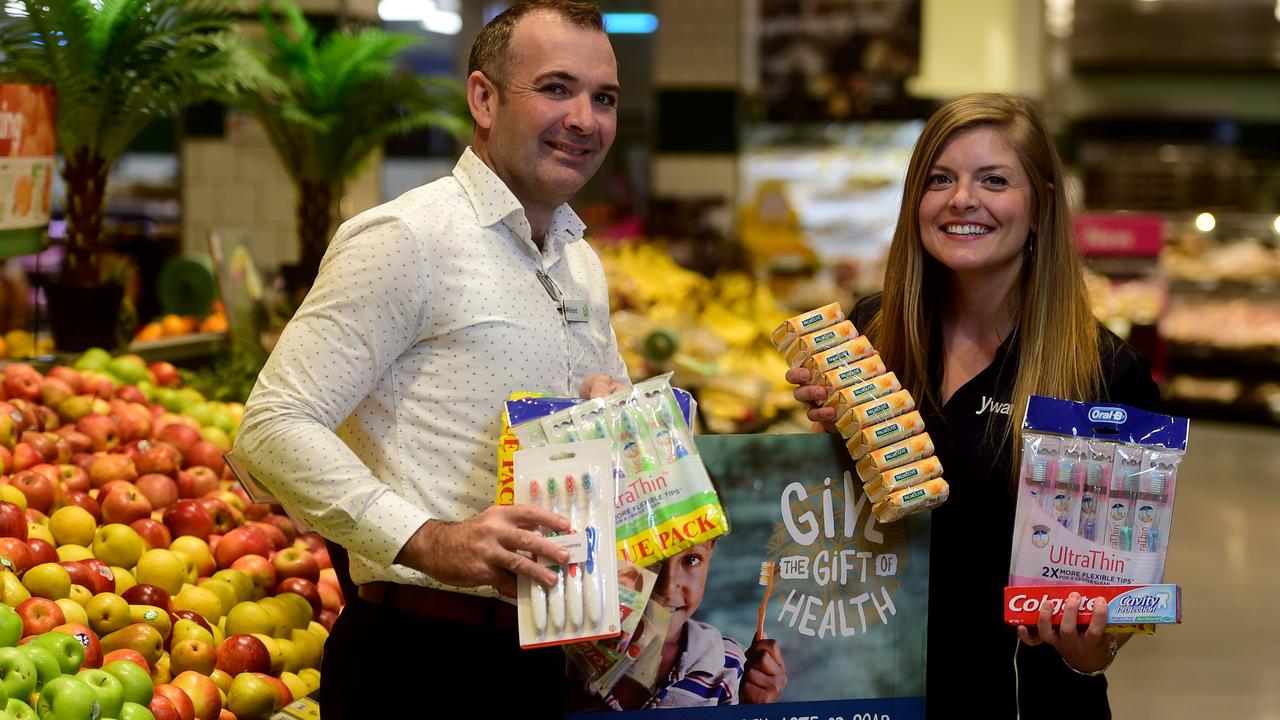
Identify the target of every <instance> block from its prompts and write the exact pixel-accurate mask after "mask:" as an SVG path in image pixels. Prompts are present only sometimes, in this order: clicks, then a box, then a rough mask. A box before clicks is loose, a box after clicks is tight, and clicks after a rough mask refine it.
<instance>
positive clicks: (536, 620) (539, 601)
mask: <svg viewBox="0 0 1280 720" xmlns="http://www.w3.org/2000/svg"><path fill="white" fill-rule="evenodd" d="M541 494H542V493H541V492H540V491H539V490H538V481H537V480H530V481H529V502H530V504H532V505H541V504H542V497H541ZM534 559H535V560H536V559H537V558H534ZM529 604H530V608H531V609H532V610H533V630H534V632H535V633H537V635H538V636H539V637H541V636H542V633H544V632H546V631H547V589H546V588H544V587H542V583H540V582H537V581H536V580H535V581H531V582H530V583H529Z"/></svg>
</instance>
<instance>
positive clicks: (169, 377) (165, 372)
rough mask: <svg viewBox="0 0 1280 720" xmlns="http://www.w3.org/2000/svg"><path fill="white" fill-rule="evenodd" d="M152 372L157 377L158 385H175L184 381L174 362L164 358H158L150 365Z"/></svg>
mask: <svg viewBox="0 0 1280 720" xmlns="http://www.w3.org/2000/svg"><path fill="white" fill-rule="evenodd" d="M148 367H149V368H150V370H151V374H152V375H154V376H155V378H156V386H157V387H173V386H175V385H177V384H178V383H180V382H182V376H181V375H179V374H178V368H176V367H174V366H173V364H172V363H167V362H165V361H163V360H157V361H155V362H153V363H151V365H149V366H148Z"/></svg>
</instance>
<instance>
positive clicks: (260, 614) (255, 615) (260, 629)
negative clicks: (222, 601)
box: [223, 601, 276, 635]
mask: <svg viewBox="0 0 1280 720" xmlns="http://www.w3.org/2000/svg"><path fill="white" fill-rule="evenodd" d="M223 624H224V625H225V629H226V632H227V634H228V635H239V634H245V635H249V634H261V635H270V634H272V633H273V632H275V629H276V620H275V616H273V615H272V614H271V613H270V612H269V611H268V610H267V609H266V608H265V607H263V606H262V605H260V604H258V603H256V602H252V601H245V602H241V603H236V605H235V607H232V608H231V610H230V611H228V612H227V617H226V619H225V620H224V623H223Z"/></svg>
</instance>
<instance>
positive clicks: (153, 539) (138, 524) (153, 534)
mask: <svg viewBox="0 0 1280 720" xmlns="http://www.w3.org/2000/svg"><path fill="white" fill-rule="evenodd" d="M129 527H131V528H133V529H134V531H135V532H137V533H138V534H139V535H141V536H142V541H143V542H145V543H146V544H147V546H148V547H149V548H151V549H153V550H154V549H156V548H161V549H163V548H167V547H169V544H170V543H172V542H173V533H171V532H169V528H167V527H165V525H164V523H162V522H160V521H159V520H155V519H153V518H141V519H139V520H134V521H133V522H131V523H129Z"/></svg>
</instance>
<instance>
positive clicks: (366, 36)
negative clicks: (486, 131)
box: [243, 3, 471, 299]
mask: <svg viewBox="0 0 1280 720" xmlns="http://www.w3.org/2000/svg"><path fill="white" fill-rule="evenodd" d="M275 8H276V4H275V3H266V4H264V5H263V7H262V8H261V9H260V12H261V17H262V24H263V26H264V27H265V29H266V40H265V42H264V43H263V44H262V46H261V53H262V54H261V56H260V61H261V62H262V64H263V65H264V66H265V67H266V68H267V70H268V72H270V73H271V74H272V75H273V76H274V79H275V82H274V83H273V86H272V88H271V89H266V90H263V91H260V92H255V93H249V94H247V95H246V97H245V98H244V100H243V102H244V104H247V105H248V106H249V108H250V109H251V110H252V112H253V114H254V116H255V117H256V118H257V119H258V121H259V122H261V123H262V125H263V127H264V128H265V129H266V133H267V136H268V137H269V138H270V141H271V144H272V146H273V147H274V148H275V150H276V154H278V155H279V156H280V161H281V162H282V163H283V164H284V167H285V170H286V171H287V172H288V173H289V177H290V178H291V179H292V180H293V184H294V187H295V188H296V189H297V191H298V201H297V219H298V251H299V252H298V255H299V262H298V266H297V272H296V275H295V276H294V277H292V278H290V281H289V285H290V288H289V290H290V292H291V293H292V294H293V295H294V297H295V299H296V298H297V297H298V293H300V292H303V291H304V290H305V288H306V287H307V286H309V285H310V284H311V282H312V281H313V280H314V279H315V275H316V272H317V270H318V269H319V267H320V259H321V258H322V257H323V256H324V251H325V248H326V247H327V246H328V243H329V236H330V234H331V233H332V232H333V229H334V225H335V222H334V221H335V218H336V217H337V212H336V210H337V204H338V201H339V200H340V199H341V197H342V195H343V188H344V184H345V182H346V180H348V179H349V178H351V177H353V176H354V175H355V174H356V172H357V171H358V170H359V169H360V166H361V165H362V164H363V162H364V161H365V160H366V159H367V158H368V157H369V154H370V153H371V152H373V150H374V149H376V148H378V147H379V146H380V145H381V144H382V141H383V140H385V139H386V138H388V137H390V136H393V135H398V134H402V133H407V132H410V131H413V130H419V129H422V128H428V127H440V128H443V129H445V130H447V131H448V132H450V133H452V134H453V135H454V136H455V137H457V138H459V139H460V140H462V139H465V138H466V137H468V136H469V134H470V133H471V124H470V119H471V116H470V114H469V112H468V111H467V106H466V96H465V94H464V92H463V88H462V86H461V84H460V83H457V82H455V81H452V80H448V79H444V78H423V77H417V76H413V75H409V74H405V73H401V72H398V71H397V68H396V57H397V56H398V55H399V54H400V53H401V52H402V51H403V50H405V49H406V48H408V47H409V46H411V45H413V44H415V43H417V42H418V40H417V39H416V38H414V37H412V36H410V35H404V34H399V33H389V32H386V31H383V30H381V29H378V28H372V27H366V28H363V29H359V30H352V29H341V30H337V31H334V32H331V33H329V34H327V35H325V36H324V37H323V38H320V37H319V36H318V34H317V33H316V31H315V29H314V28H312V27H311V26H310V25H309V24H308V23H307V20H306V18H305V17H304V16H303V14H302V12H301V11H300V10H299V9H298V8H297V7H296V6H294V5H292V4H289V3H283V4H280V5H279V8H280V13H281V14H282V16H283V22H282V23H281V22H279V21H277V19H276V13H275Z"/></svg>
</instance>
